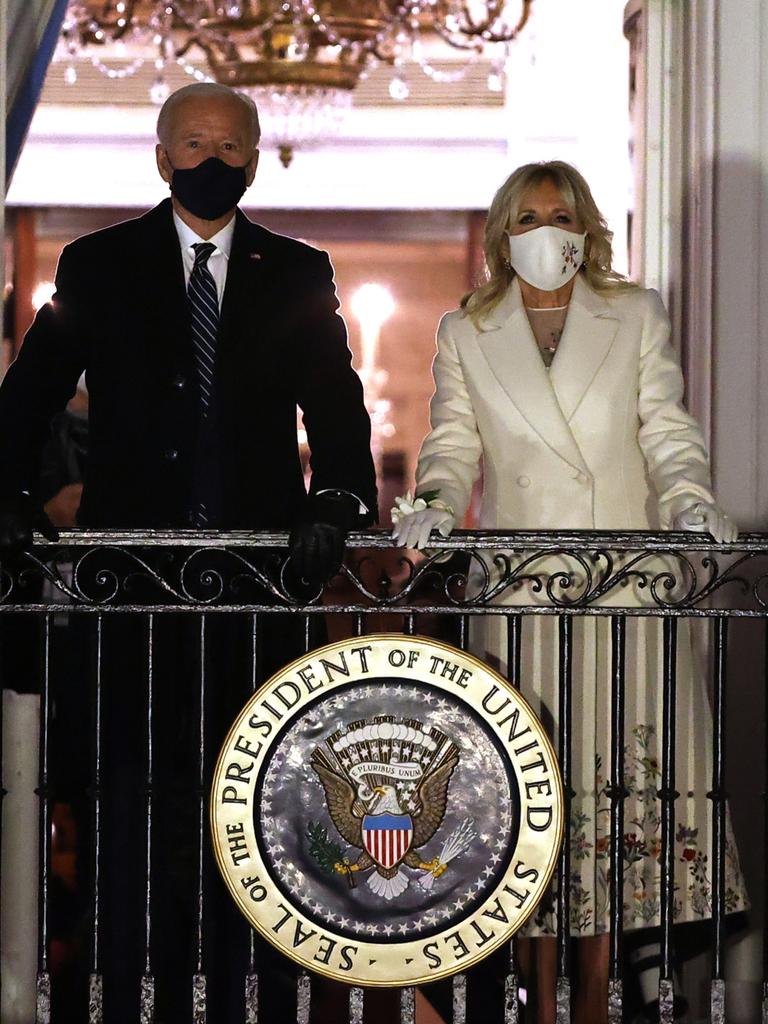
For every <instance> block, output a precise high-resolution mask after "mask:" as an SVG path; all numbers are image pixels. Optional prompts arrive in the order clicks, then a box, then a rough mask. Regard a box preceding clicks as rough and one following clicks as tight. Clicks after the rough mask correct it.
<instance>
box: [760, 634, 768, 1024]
mask: <svg viewBox="0 0 768 1024" xmlns="http://www.w3.org/2000/svg"><path fill="white" fill-rule="evenodd" d="M763 632H764V637H763V639H764V642H765V648H764V652H763V679H764V683H765V685H764V689H763V699H764V705H763V706H764V708H765V711H764V712H763V714H764V715H765V725H766V726H768V619H766V622H765V629H764V631H763ZM765 739H766V743H765V765H764V780H763V801H764V802H763V864H768V735H766V737H765ZM763 894H764V896H763V900H764V902H763V1000H762V1007H761V1011H762V1012H761V1020H762V1024H768V885H765V883H764V884H763Z"/></svg>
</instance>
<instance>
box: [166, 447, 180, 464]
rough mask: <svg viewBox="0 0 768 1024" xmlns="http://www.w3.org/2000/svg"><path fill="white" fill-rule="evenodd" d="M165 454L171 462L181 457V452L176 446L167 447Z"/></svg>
mask: <svg viewBox="0 0 768 1024" xmlns="http://www.w3.org/2000/svg"><path fill="white" fill-rule="evenodd" d="M163 455H164V456H165V458H166V459H167V460H168V461H169V462H175V461H176V459H178V457H179V453H178V450H177V449H176V448H166V449H165V451H164V452H163Z"/></svg>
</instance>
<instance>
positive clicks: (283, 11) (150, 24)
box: [59, 0, 533, 166]
mask: <svg viewBox="0 0 768 1024" xmlns="http://www.w3.org/2000/svg"><path fill="white" fill-rule="evenodd" d="M532 3H533V0H409V2H406V3H403V2H401V0H70V3H69V7H68V10H67V14H66V17H65V20H64V26H63V29H62V41H61V47H62V50H63V57H64V59H65V60H66V61H67V62H68V67H67V70H66V72H65V78H66V80H67V82H69V83H70V84H73V83H74V82H75V81H76V79H77V70H76V67H75V59H76V58H77V57H78V56H81V55H82V56H88V57H90V59H91V61H92V63H93V64H94V66H95V67H96V68H97V69H98V70H99V71H100V72H102V73H103V74H104V75H106V76H107V77H108V78H113V79H119V78H125V77H128V76H129V75H132V74H135V73H136V72H137V71H138V70H139V68H140V67H142V66H143V65H144V64H145V63H146V62H147V61H148V60H150V61H153V63H154V69H155V74H154V81H153V84H152V87H151V89H150V96H151V99H152V101H153V102H155V103H158V104H159V103H162V102H163V100H164V99H165V97H166V96H167V95H168V86H167V83H166V77H165V76H166V69H167V68H168V66H169V65H170V64H172V63H174V62H175V63H177V64H179V65H180V66H181V67H182V68H183V69H184V70H185V71H186V72H187V74H189V75H190V76H191V77H193V78H194V79H196V80H198V81H215V82H220V83H222V84H224V85H229V86H232V87H233V88H237V89H239V90H241V91H243V92H246V93H248V94H249V95H250V96H251V97H252V98H253V99H254V100H255V101H256V103H257V104H258V106H259V111H260V114H261V115H262V121H263V127H264V133H265V137H266V138H267V140H268V141H269V142H271V143H272V144H273V145H276V146H277V148H278V149H279V151H280V156H281V159H282V161H283V163H284V164H285V166H288V163H289V162H290V159H291V154H292V152H293V149H294V148H295V147H297V146H299V145H306V144H309V143H312V142H314V141H317V140H319V139H325V138H328V137H329V136H332V135H333V134H335V133H337V132H338V130H339V129H340V127H341V124H342V121H343V118H344V114H345V112H346V111H347V110H348V109H349V107H350V105H351V99H352V91H353V90H354V88H355V86H356V85H357V84H358V82H359V81H361V79H362V78H364V77H365V75H366V74H367V73H368V71H369V70H370V69H371V68H372V67H373V66H375V65H376V64H378V63H385V64H387V65H389V66H391V68H392V78H391V81H390V84H389V92H390V96H391V97H392V99H393V100H400V101H402V100H406V99H407V98H408V95H409V86H408V82H407V79H406V75H405V67H406V65H407V64H409V65H411V64H412V65H415V66H416V67H418V68H420V70H421V71H422V72H423V73H424V74H426V75H428V76H429V77H431V78H433V79H435V80H437V81H442V82H445V81H454V80H458V79H459V78H461V77H462V76H463V75H464V74H465V73H466V71H467V69H468V67H469V66H470V65H471V64H472V63H473V62H474V61H476V60H477V59H478V57H479V56H480V55H481V54H483V53H488V52H489V51H491V53H492V60H491V72H490V74H489V76H488V87H489V88H490V89H491V90H495V91H501V90H502V89H503V69H504V65H505V62H506V57H507V48H508V46H509V44H510V43H511V42H512V41H513V40H514V39H515V38H516V37H517V36H518V34H519V33H520V32H521V30H522V29H523V28H524V26H525V24H526V23H527V21H528V19H529V17H530V11H531V6H532ZM435 40H440V41H442V43H443V44H447V46H448V47H451V48H452V49H454V50H460V51H463V54H462V57H463V59H462V60H461V61H460V62H459V64H458V66H457V67H456V68H451V69H450V70H444V69H438V68H436V67H435V66H434V63H433V61H434V57H432V56H431V53H432V52H433V51H434V45H430V44H434V42H435ZM425 43H426V45H425ZM107 51H109V57H108V58H107V57H106V56H105V54H106V53H107ZM195 54H198V55H200V56H202V57H203V58H204V62H203V63H201V62H200V61H193V57H194V55H195ZM59 56H60V57H61V56H62V53H61V51H60V54H59ZM115 57H118V58H123V59H122V60H120V61H119V63H118V64H115V63H114V62H113V63H110V60H113V59H114V58H115Z"/></svg>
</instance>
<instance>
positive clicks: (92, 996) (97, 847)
mask: <svg viewBox="0 0 768 1024" xmlns="http://www.w3.org/2000/svg"><path fill="white" fill-rule="evenodd" d="M102 628H103V619H102V617H101V615H97V616H96V637H95V641H96V642H95V648H94V652H93V654H94V666H93V761H92V764H91V775H92V782H91V787H92V788H91V794H92V795H91V801H92V810H91V820H92V821H93V937H92V944H91V974H90V978H89V986H88V987H89V992H88V1020H89V1022H90V1024H98V1022H100V1021H101V1020H103V1014H104V1008H103V995H104V987H103V981H102V974H101V964H100V959H101V958H100V955H99V929H100V927H101V725H102V721H101V715H102V707H101V700H102V689H101V682H102V676H101V659H102V654H103V636H102Z"/></svg>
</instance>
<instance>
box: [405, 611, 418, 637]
mask: <svg viewBox="0 0 768 1024" xmlns="http://www.w3.org/2000/svg"><path fill="white" fill-rule="evenodd" d="M405 632H406V634H407V635H408V636H413V635H414V634H415V632H416V613H415V612H409V613H408V614H407V615H406V617H405Z"/></svg>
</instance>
